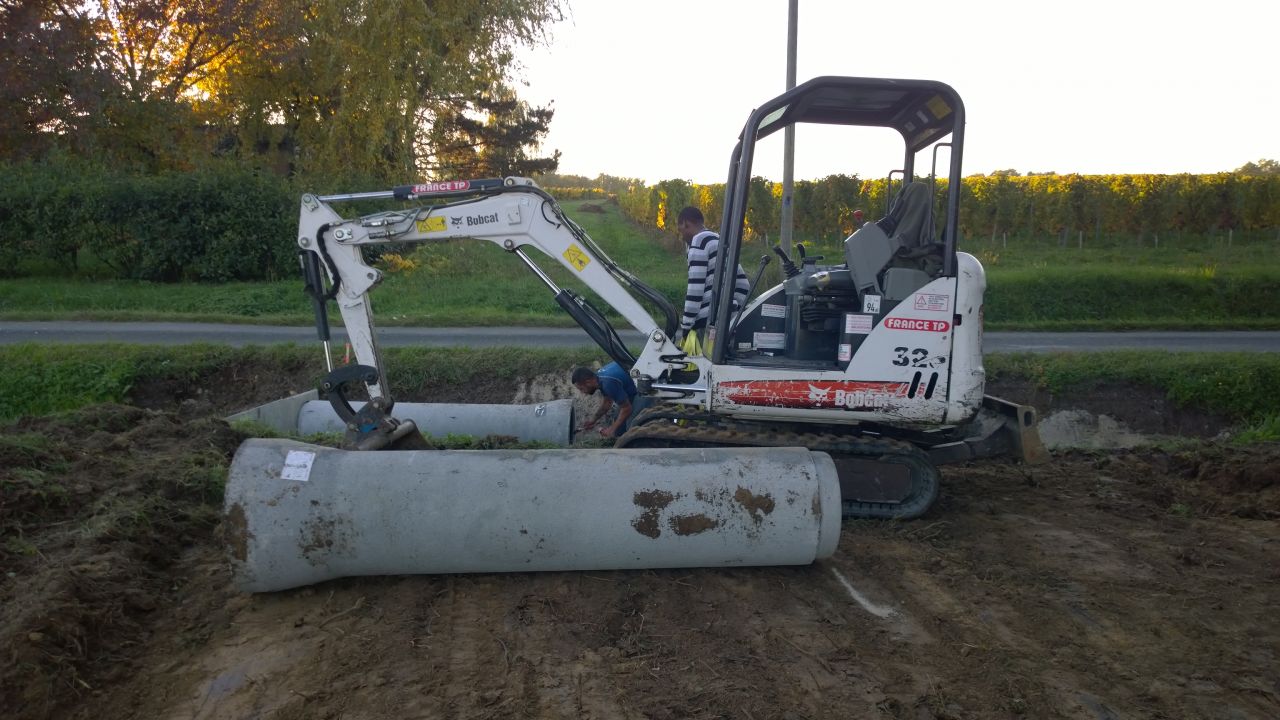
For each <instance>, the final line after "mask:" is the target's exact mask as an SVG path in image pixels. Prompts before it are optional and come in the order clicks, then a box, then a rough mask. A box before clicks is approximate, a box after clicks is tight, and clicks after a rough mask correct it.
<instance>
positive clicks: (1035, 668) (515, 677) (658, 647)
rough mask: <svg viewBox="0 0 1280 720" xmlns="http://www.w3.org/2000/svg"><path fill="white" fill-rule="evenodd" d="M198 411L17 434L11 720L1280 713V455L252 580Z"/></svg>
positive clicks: (5, 437)
mask: <svg viewBox="0 0 1280 720" xmlns="http://www.w3.org/2000/svg"><path fill="white" fill-rule="evenodd" d="M510 392H513V393H514V392H524V393H526V394H529V393H530V392H532V391H531V390H530V389H529V388H528V387H525V388H524V389H523V390H521V389H520V388H519V387H515V388H512V389H511V390H510ZM175 410H177V411H178V412H175V411H161V410H146V409H140V408H136V407H127V406H100V407H96V408H88V409H85V410H82V411H79V412H77V413H72V414H69V415H66V416H59V417H55V418H37V419H27V420H23V421H20V422H19V423H17V424H16V425H13V426H10V427H8V428H4V429H0V489H3V495H0V498H3V504H0V528H3V530H2V535H3V537H2V538H0V540H2V541H3V545H2V546H0V567H3V568H4V574H3V577H2V578H0V581H2V582H3V586H0V642H2V643H3V647H4V648H6V650H5V656H4V661H3V663H0V708H3V709H4V715H5V716H6V717H13V718H17V719H18V720H26V719H27V718H93V720H110V719H113V718H249V717H261V718H561V717H574V718H580V717H591V718H751V719H763V718H786V719H794V718H850V717H858V718H861V717H868V718H877V717H883V718H911V719H913V720H914V719H918V718H1007V717H1028V718H1099V719H1110V718H1200V717H1203V718H1274V717H1277V716H1280V671H1278V670H1277V668H1280V621H1277V619H1276V616H1275V609H1276V598H1280V524H1278V523H1280V482H1277V479H1278V478H1280V447H1275V446H1255V447H1251V448H1235V447H1231V446H1226V445H1222V444H1218V443H1214V442H1210V441H1203V442H1196V443H1193V444H1189V445H1186V446H1184V447H1182V449H1177V450H1162V449H1154V448H1145V449H1133V450H1103V451H1060V452H1056V453H1055V454H1054V458H1053V462H1051V463H1050V464H1049V465H1046V466H1041V467H1037V468H1026V467H1023V466H1019V465H1014V464H1010V463H1005V462H985V463H974V464H971V465H967V466H957V467H948V468H946V469H945V472H944V486H943V493H942V498H941V500H940V501H939V503H938V505H937V506H936V507H935V508H934V509H933V510H932V511H930V513H929V514H928V515H927V516H926V517H925V518H923V519H921V520H917V521H913V522H904V523H884V522H850V523H846V525H845V528H844V531H843V536H842V538H841V543H840V549H839V550H838V551H837V553H836V555H835V557H833V558H832V559H830V560H827V561H823V562H820V563H817V564H815V565H813V566H807V567H794V568H759V569H734V570H673V571H648V572H599V573H590V572H584V573H541V574H505V575H475V576H444V577H390V578H377V579H349V580H338V581H333V582H329V583H325V584H322V585H318V586H315V587H311V588H305V589H299V590H293V591H286V592H280V593H273V594H268V595H256V596H247V595H241V594H238V593H236V592H234V591H233V590H232V589H231V586H230V578H229V576H228V571H227V568H226V565H225V562H224V560H223V556H222V550H221V547H220V546H219V542H218V540H217V536H218V535H217V522H218V517H217V516H218V508H219V506H220V498H219V497H218V492H217V482H218V480H219V478H220V475H219V473H222V472H225V464H226V462H227V460H228V458H229V457H230V454H231V453H232V452H233V451H234V448H235V447H236V446H237V445H238V443H239V441H240V440H241V437H240V436H239V435H238V434H237V433H235V432H234V431H232V430H231V429H230V428H228V427H227V426H226V425H225V424H222V423H221V422H220V421H218V420H216V419H213V418H210V417H206V416H201V415H200V414H199V413H197V412H194V408H192V407H191V406H190V405H187V406H186V407H185V408H175Z"/></svg>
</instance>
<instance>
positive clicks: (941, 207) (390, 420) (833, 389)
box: [298, 77, 1045, 518]
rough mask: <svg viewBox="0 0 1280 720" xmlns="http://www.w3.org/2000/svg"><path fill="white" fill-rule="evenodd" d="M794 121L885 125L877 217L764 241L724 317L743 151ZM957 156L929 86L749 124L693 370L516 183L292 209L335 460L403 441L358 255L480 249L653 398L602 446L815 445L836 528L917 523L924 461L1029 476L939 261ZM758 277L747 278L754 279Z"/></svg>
mask: <svg viewBox="0 0 1280 720" xmlns="http://www.w3.org/2000/svg"><path fill="white" fill-rule="evenodd" d="M801 123H818V124H827V125H851V126H864V127H877V128H890V129H892V130H894V131H896V132H897V134H898V135H899V136H900V137H901V139H902V145H903V160H902V167H901V168H900V169H898V170H895V171H894V172H893V173H890V176H889V181H890V182H889V184H888V186H889V188H890V189H891V199H890V200H889V202H887V204H886V208H885V211H884V213H883V216H882V217H880V218H879V219H878V220H875V221H871V222H866V223H859V226H858V227H856V229H855V230H854V231H853V232H852V234H851V235H849V236H848V238H847V239H846V240H845V241H844V242H843V257H839V258H835V259H834V260H836V262H832V263H830V264H821V261H823V260H824V258H821V257H817V256H814V255H808V254H806V251H805V249H804V246H803V245H800V246H797V247H796V248H795V249H794V255H791V254H788V252H787V251H786V249H784V248H781V247H777V248H774V253H775V254H776V255H777V257H778V258H779V259H780V263H781V266H782V268H783V271H784V274H785V279H784V280H783V281H782V282H781V283H779V284H777V285H776V286H774V287H772V288H769V289H767V290H764V291H762V292H760V293H759V294H758V295H757V296H756V297H754V299H750V300H749V301H748V302H747V304H746V306H745V307H742V308H740V309H736V308H733V307H732V306H731V305H732V304H731V303H729V302H723V301H720V300H719V299H720V298H731V297H732V296H733V288H734V285H733V283H734V280H735V272H733V271H732V270H731V271H728V272H726V271H725V269H726V268H736V267H737V266H738V264H739V261H740V258H741V256H742V255H743V253H744V234H745V232H746V217H747V206H748V186H749V184H750V180H751V177H752V160H753V157H754V154H755V151H756V148H757V143H759V142H760V141H761V140H762V139H764V138H765V137H767V136H769V135H772V134H774V133H776V132H778V131H779V130H782V129H784V128H786V127H788V126H793V125H797V124H801ZM963 142H964V105H963V103H962V102H961V100H960V97H959V96H958V95H957V94H956V92H955V91H954V90H952V89H951V88H950V87H949V86H947V85H945V84H943V83H940V82H933V81H922V80H895V79H872V78H855V77H819V78H815V79H813V80H810V81H808V82H806V83H804V84H802V85H799V86H797V87H795V88H794V89H792V90H789V91H787V92H786V93H784V94H782V95H779V96H778V97H775V98H773V99H772V100H769V101H768V102H766V103H764V104H763V105H761V106H760V107H759V108H757V109H756V110H755V111H753V112H752V113H751V115H750V117H749V118H748V120H747V123H746V126H745V127H744V129H743V131H742V134H741V136H740V138H739V141H738V143H737V146H736V147H735V148H734V150H733V154H732V157H731V161H730V166H729V174H728V180H727V184H726V186H725V199H724V210H723V215H722V216H721V218H720V224H719V228H720V235H721V240H720V250H719V253H718V255H717V259H716V262H717V263H718V265H717V272H716V273H715V277H716V278H717V280H716V284H717V287H715V288H712V308H711V317H710V321H709V324H708V332H707V337H708V338H709V343H708V345H709V346H710V349H709V351H708V352H706V353H705V354H704V355H703V356H696V357H695V356H690V355H687V354H686V353H685V352H683V351H682V350H681V347H680V346H679V345H678V344H677V342H676V333H677V315H676V310H675V309H674V307H673V306H672V304H671V302H670V301H669V300H668V299H667V298H666V297H664V296H663V295H662V294H661V293H659V292H657V291H655V290H654V289H653V288H651V287H649V286H648V285H645V284H644V283H643V282H642V281H641V280H640V279H639V278H637V277H635V276H634V275H632V274H631V273H629V272H627V271H626V270H624V269H623V268H621V267H619V266H618V265H617V264H616V263H614V262H613V261H612V260H611V259H610V258H609V256H608V254H606V253H605V251H604V250H603V249H602V248H601V247H600V246H598V245H597V244H596V243H595V242H594V241H593V240H592V239H591V238H590V237H589V236H588V234H587V233H586V232H585V231H584V230H583V229H582V228H581V227H580V226H579V225H578V224H577V223H575V222H574V221H573V220H572V219H570V218H569V217H568V216H567V215H566V214H565V212H564V211H563V209H562V208H561V207H560V205H559V204H558V203H557V202H556V200H555V199H554V198H553V197H552V196H551V195H550V194H548V193H547V192H546V191H544V190H543V189H541V188H539V187H538V186H537V185H536V184H535V183H534V181H533V180H531V179H528V178H520V177H507V178H494V179H478V180H447V181H440V182H428V183H422V184H416V185H403V186H399V187H395V188H393V189H391V190H386V191H379V192H365V193H353V194H342V195H327V196H317V195H312V194H308V195H304V196H303V198H302V207H301V214H300V218H299V231H298V246H299V250H300V255H301V259H302V265H303V270H304V273H305V276H306V281H307V288H308V292H309V294H310V296H311V297H312V300H313V304H314V308H315V312H316V327H317V330H318V332H319V333H320V336H321V339H322V340H323V341H324V342H325V343H326V358H328V357H330V355H329V353H328V351H327V344H328V340H329V334H328V333H329V329H328V319H327V304H328V301H330V300H332V301H335V302H336V303H337V307H338V310H339V312H340V313H341V317H342V322H343V323H344V325H345V326H346V330H347V334H348V337H349V340H350V342H351V345H352V348H353V349H354V351H355V356H356V358H357V360H358V364H354V365H348V366H345V367H342V368H339V369H336V370H334V369H333V368H330V373H329V375H328V376H326V378H325V379H324V381H323V382H322V389H324V390H325V391H326V393H327V395H328V398H329V400H330V402H331V403H332V405H333V407H334V409H335V411H336V412H337V413H338V414H339V416H340V417H341V418H342V419H343V420H344V421H345V423H346V427H347V428H348V432H347V438H346V440H347V446H348V447H349V448H352V449H362V450H374V449H382V448H392V449H395V448H405V447H410V448H411V447H414V446H415V444H416V443H417V442H418V439H419V438H421V435H420V433H419V431H418V429H417V428H416V427H414V425H413V423H412V422H411V421H408V420H403V421H402V420H398V419H396V417H395V415H394V401H393V399H392V395H391V392H390V389H389V384H388V379H387V376H386V372H385V368H384V365H383V362H382V358H381V357H380V354H379V349H378V343H377V337H376V333H375V331H374V316H373V312H372V307H371V304H370V291H371V290H372V289H373V288H374V287H375V286H377V285H378V283H379V281H380V280H382V277H383V274H382V272H381V271H379V270H378V269H376V268H375V267H373V266H372V265H370V264H369V263H368V262H366V258H365V257H364V254H363V252H362V250H363V249H364V248H365V247H366V246H369V245H386V244H397V245H403V244H406V243H430V242H440V241H445V240H454V239H457V238H474V239H477V240H487V241H489V242H492V243H495V244H497V245H498V246H500V247H501V248H503V249H504V250H506V251H507V252H509V253H510V254H511V255H514V256H515V259H516V260H517V261H519V262H522V263H524V264H525V265H526V266H528V268H529V270H530V271H532V272H533V273H534V274H535V275H536V276H537V277H538V278H539V279H540V280H541V281H542V283H544V284H545V285H546V287H547V288H548V290H549V291H550V292H551V293H552V294H553V295H554V297H555V301H556V302H557V303H558V304H559V306H560V307H561V308H563V309H564V311H565V312H566V313H568V314H569V315H570V316H571V317H572V318H573V319H574V320H575V321H576V322H577V323H578V324H579V325H581V327H582V329H583V330H584V331H585V332H586V333H587V334H588V335H589V336H590V337H591V338H592V339H593V340H594V341H595V342H596V343H597V344H598V345H599V346H600V347H601V349H602V350H603V351H604V352H605V353H607V354H608V356H609V357H610V358H612V359H613V360H614V361H616V362H617V363H618V364H620V365H621V366H622V367H623V368H625V369H627V370H628V371H629V372H630V374H631V377H632V378H633V379H634V380H635V382H636V386H637V388H638V389H639V392H641V393H643V394H645V395H646V396H649V397H651V398H652V399H653V400H654V403H653V404H652V405H651V407H649V408H647V409H646V410H645V411H644V412H642V413H640V414H639V415H638V416H637V417H635V418H634V419H633V420H632V422H631V425H630V428H629V429H628V431H627V432H626V433H625V434H624V435H622V436H621V437H620V438H619V439H618V441H617V447H619V448H698V447H724V446H729V447H733V446H743V447H802V448H808V449H810V450H817V451H822V452H825V453H828V454H829V455H830V456H831V458H832V459H833V460H834V462H835V464H836V467H837V470H838V472H839V483H840V490H841V500H842V509H843V513H844V515H845V516H846V517H859V518H911V517H916V516H919V515H920V514H922V513H924V512H925V511H926V510H928V508H929V507H930V505H931V504H932V503H933V501H934V499H935V498H936V497H937V495H938V484H939V473H938V466H940V465H944V464H947V463H954V462H961V461H966V460H971V459H976V458H981V457H991V456H999V455H1005V456H1013V457H1016V458H1020V459H1022V460H1024V461H1028V462H1037V461H1039V460H1041V459H1043V458H1044V457H1045V455H1044V450H1043V447H1042V446H1041V444H1040V441H1039V438H1038V435H1037V433H1036V427H1035V412H1034V410H1033V409H1032V408H1029V407H1025V406H1020V405H1016V404H1013V403H1010V402H1006V401H1003V400H1000V399H998V398H993V397H989V396H987V395H985V394H984V386H985V381H986V374H985V371H984V368H983V364H982V332H983V293H984V291H985V289H986V281H985V276H984V272H983V269H982V265H981V264H980V263H979V262H978V260H977V259H976V258H974V257H973V256H971V255H969V254H966V253H963V252H959V251H957V248H956V245H957V237H958V231H959V229H958V223H957V219H958V214H959V205H960V198H961V159H962V155H963V152H962V151H963ZM940 151H941V152H940ZM940 155H942V156H943V158H944V159H943V163H942V167H941V168H939V156H940ZM930 159H931V165H930V167H929V168H928V171H927V173H925V174H922V175H918V174H917V169H918V168H917V160H923V161H928V160H930ZM921 164H922V165H923V162H922V163H921ZM921 169H922V168H921ZM939 170H941V174H940V172H939ZM897 173H900V174H901V178H900V179H899V180H898V181H896V182H895V181H893V175H894V174H897ZM940 179H943V180H945V182H940ZM361 200H380V201H401V207H400V209H395V210H387V211H381V212H376V213H372V214H367V215H363V216H360V217H351V218H345V217H343V216H341V215H339V214H338V213H337V212H336V211H335V210H334V205H335V204H337V203H341V202H349V201H361ZM531 249H534V250H538V251H540V252H541V253H542V254H543V255H545V256H546V257H549V258H551V259H552V260H554V261H555V262H558V263H559V264H560V265H562V266H563V267H564V268H566V270H567V271H568V272H569V273H570V274H571V276H572V277H574V278H576V279H577V280H579V281H581V283H582V284H583V285H585V286H586V287H588V288H590V289H591V290H592V291H593V292H594V293H595V294H596V295H597V296H598V297H599V298H601V299H603V301H604V302H606V303H608V304H609V305H610V306H611V307H612V308H613V309H614V310H615V311H616V312H617V313H618V314H619V315H621V316H622V318H624V319H625V320H626V322H628V323H629V324H630V325H631V326H632V327H634V328H635V329H636V330H638V331H639V332H640V333H641V334H642V335H643V337H644V346H643V347H642V348H639V352H638V353H634V352H633V351H632V349H629V348H628V347H627V346H626V345H625V344H624V343H623V341H622V339H621V337H620V336H619V334H618V333H617V332H616V331H615V330H614V328H613V327H611V326H610V323H609V322H608V321H607V320H606V317H605V315H604V313H602V312H601V311H600V310H599V309H598V308H596V307H594V306H593V305H592V303H591V302H589V300H588V299H587V298H586V297H584V296H583V295H582V294H580V293H578V292H575V291H574V290H572V289H569V288H564V287H560V286H559V285H557V283H556V282H555V281H553V279H552V278H551V277H550V276H549V275H548V274H547V273H546V272H544V271H543V269H542V268H541V267H540V266H539V265H538V264H537V263H536V262H535V259H534V257H531V256H530V250H531ZM535 257H536V256H535ZM768 261H769V256H768V255H766V256H765V257H763V258H761V265H760V270H761V271H762V270H763V269H764V265H765V264H767V262H768ZM760 276H761V272H760V271H757V272H756V275H755V278H756V281H757V282H758V280H759V278H760ZM753 291H754V284H753ZM642 301H643V303H645V304H647V305H648V306H649V307H651V308H653V309H654V310H655V311H656V312H657V313H658V314H659V315H660V317H661V318H662V319H661V321H657V320H655V319H654V316H653V315H652V314H651V313H650V311H649V310H648V309H646V305H645V304H642ZM351 383H359V384H363V386H364V387H365V388H366V389H367V392H368V396H369V402H368V403H366V404H364V405H363V406H362V407H361V408H360V409H359V410H358V411H357V410H355V409H353V406H352V405H351V403H350V402H349V401H348V400H347V387H348V385H349V384H351Z"/></svg>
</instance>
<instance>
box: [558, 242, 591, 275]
mask: <svg viewBox="0 0 1280 720" xmlns="http://www.w3.org/2000/svg"><path fill="white" fill-rule="evenodd" d="M564 259H565V260H568V261H569V264H570V265H572V266H573V267H574V269H576V270H577V271H578V272H582V270H583V269H584V268H586V267H587V265H588V264H589V263H590V262H591V258H590V256H588V255H587V254H586V253H584V252H582V248H580V247H578V246H577V245H575V244H573V243H569V249H568V250H565V251H564Z"/></svg>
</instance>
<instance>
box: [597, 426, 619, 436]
mask: <svg viewBox="0 0 1280 720" xmlns="http://www.w3.org/2000/svg"><path fill="white" fill-rule="evenodd" d="M617 433H618V428H616V427H613V426H606V427H602V428H600V437H602V438H611V437H614V436H616V435H617Z"/></svg>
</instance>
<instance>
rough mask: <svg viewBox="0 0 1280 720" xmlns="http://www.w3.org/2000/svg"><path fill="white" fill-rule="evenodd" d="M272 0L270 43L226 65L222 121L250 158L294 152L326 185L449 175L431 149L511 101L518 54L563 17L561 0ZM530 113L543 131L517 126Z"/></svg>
mask: <svg viewBox="0 0 1280 720" xmlns="http://www.w3.org/2000/svg"><path fill="white" fill-rule="evenodd" d="M270 1H271V2H272V3H273V6H274V9H273V10H271V11H270V12H269V13H265V14H264V18H265V20H264V22H265V23H266V25H267V27H266V28H265V29H264V30H263V31H262V32H263V33H264V34H265V35H266V41H264V42H260V43H255V44H254V45H253V46H252V47H251V48H248V49H247V51H246V52H245V54H244V57H243V58H242V59H238V60H237V61H236V62H233V63H229V64H228V67H227V73H226V85H225V88H224V89H223V91H222V92H220V93H219V94H218V97H217V101H218V103H219V104H220V106H221V111H220V112H221V114H222V115H223V116H224V117H226V118H227V119H228V123H229V126H230V129H231V130H232V131H233V132H234V133H235V136H236V139H237V143H238V147H239V151H240V152H242V153H257V152H264V151H271V152H275V151H278V150H281V149H283V150H287V151H289V152H290V153H291V167H290V170H291V171H293V172H295V173H297V174H301V175H304V176H307V177H310V178H314V179H315V180H316V182H320V183H322V184H323V183H325V182H329V183H334V182H337V183H343V182H349V181H350V179H351V178H364V179H375V178H376V179H382V180H392V179H394V181H399V182H403V181H404V180H405V178H409V177H414V176H417V175H419V174H421V173H425V172H430V171H432V170H434V169H436V167H440V166H442V163H440V162H439V159H438V158H436V157H434V155H436V153H437V148H436V147H435V146H434V145H433V142H435V141H437V140H447V141H453V140H457V139H458V136H459V133H458V132H456V131H455V129H454V128H451V127H443V126H441V125H440V124H441V123H450V122H456V121H458V120H459V119H460V118H463V117H470V113H469V112H468V111H470V112H475V111H476V109H477V108H478V107H479V103H483V102H485V101H486V99H488V100H492V101H495V102H497V101H504V100H507V99H509V96H506V95H504V91H503V90H502V89H501V88H502V86H503V85H504V79H505V78H506V76H507V75H508V74H509V72H510V70H511V67H512V62H513V58H514V55H513V49H514V48H515V47H516V46H517V45H527V44H532V43H535V42H539V41H541V40H542V38H543V33H544V28H545V27H546V26H547V25H549V24H550V23H551V22H554V21H555V20H558V19H560V17H561V11H560V0H435V1H433V2H427V1H426V0H416V1H412V2H397V3H386V2H378V1H376V0H270ZM495 107H496V106H495ZM481 112H483V111H481ZM522 112H523V113H524V115H525V117H524V118H523V120H530V119H532V120H533V121H534V124H535V125H536V124H537V122H538V121H539V116H538V114H537V113H539V112H546V113H549V112H550V110H549V109H546V108H537V109H529V108H527V107H524V108H521V107H520V106H519V104H518V103H517V106H516V107H514V108H512V110H511V112H510V113H508V118H509V119H514V121H515V124H519V122H520V120H521V118H519V117H518V116H519V115H520V114H521V113H522ZM473 119H474V118H473ZM549 119H550V115H549V114H548V115H546V117H545V120H546V121H549ZM543 132H545V129H544V130H543ZM533 135H534V136H535V137H536V136H538V133H537V131H536V129H535V131H534V133H533ZM490 151H491V152H490V154H491V156H492V159H493V160H494V162H502V161H503V158H500V157H498V156H497V155H494V154H493V152H492V151H493V148H490ZM517 155H518V153H517ZM507 159H513V158H511V157H508V158H507ZM514 159H517V160H520V159H521V158H514ZM526 159H527V158H526Z"/></svg>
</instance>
